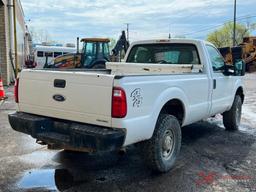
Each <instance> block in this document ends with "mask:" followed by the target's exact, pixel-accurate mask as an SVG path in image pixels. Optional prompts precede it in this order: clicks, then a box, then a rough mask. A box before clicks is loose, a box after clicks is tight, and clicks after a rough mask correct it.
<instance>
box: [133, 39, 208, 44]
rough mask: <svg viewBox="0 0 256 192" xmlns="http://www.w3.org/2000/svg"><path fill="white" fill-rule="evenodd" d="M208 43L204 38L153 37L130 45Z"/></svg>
mask: <svg viewBox="0 0 256 192" xmlns="http://www.w3.org/2000/svg"><path fill="white" fill-rule="evenodd" d="M202 42H203V43H208V42H206V41H204V40H199V39H154V40H143V41H135V42H133V43H132V45H137V44H155V43H189V44H191V43H192V44H196V43H202Z"/></svg>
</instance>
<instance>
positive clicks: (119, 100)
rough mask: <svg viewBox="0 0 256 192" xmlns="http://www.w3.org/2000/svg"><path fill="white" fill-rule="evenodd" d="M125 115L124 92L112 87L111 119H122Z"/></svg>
mask: <svg viewBox="0 0 256 192" xmlns="http://www.w3.org/2000/svg"><path fill="white" fill-rule="evenodd" d="M126 114H127V103H126V95H125V91H124V90H123V89H122V88H119V87H114V88H113V93H112V117H113V118H124V117H125V116H126Z"/></svg>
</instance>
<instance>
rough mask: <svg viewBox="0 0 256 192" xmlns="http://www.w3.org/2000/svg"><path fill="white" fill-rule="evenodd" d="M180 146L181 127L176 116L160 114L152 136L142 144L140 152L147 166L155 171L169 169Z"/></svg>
mask: <svg viewBox="0 0 256 192" xmlns="http://www.w3.org/2000/svg"><path fill="white" fill-rule="evenodd" d="M180 146H181V128H180V124H179V121H178V120H177V118H176V117H174V116H172V115H167V114H160V116H159V118H158V120H157V123H156V127H155V131H154V134H153V137H152V138H151V139H150V140H148V141H144V142H143V144H142V154H143V157H144V159H145V160H146V163H147V165H148V166H150V168H151V169H153V170H154V171H157V172H161V173H164V172H167V171H169V170H170V169H171V168H172V167H173V166H174V163H175V161H176V158H177V156H178V154H179V151H180Z"/></svg>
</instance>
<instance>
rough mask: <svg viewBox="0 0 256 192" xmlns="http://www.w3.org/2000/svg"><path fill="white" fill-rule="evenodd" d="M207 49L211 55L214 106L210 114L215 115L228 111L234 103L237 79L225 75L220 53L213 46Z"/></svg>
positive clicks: (208, 46)
mask: <svg viewBox="0 0 256 192" xmlns="http://www.w3.org/2000/svg"><path fill="white" fill-rule="evenodd" d="M206 48H207V51H208V54H209V59H210V63H211V69H210V70H211V74H212V86H211V90H212V98H211V99H212V105H211V111H210V114H211V115H215V114H218V113H223V112H224V111H226V110H227V109H228V107H229V106H230V103H232V102H233V94H232V93H233V87H234V84H235V77H234V76H225V75H224V74H223V69H224V65H225V62H224V59H223V57H222V56H221V54H220V53H219V51H218V50H217V49H216V48H215V47H213V46H211V45H206Z"/></svg>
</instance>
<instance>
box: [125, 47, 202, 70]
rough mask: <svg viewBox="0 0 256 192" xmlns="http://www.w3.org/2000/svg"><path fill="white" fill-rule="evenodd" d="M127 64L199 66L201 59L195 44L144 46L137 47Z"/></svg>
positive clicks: (131, 53)
mask: <svg viewBox="0 0 256 192" xmlns="http://www.w3.org/2000/svg"><path fill="white" fill-rule="evenodd" d="M126 62H127V63H150V64H198V65H200V64H201V62H200V58H199V54H198V50H197V47H196V46H195V45H193V44H184V43H182V44H178V43H168V44H144V45H135V46H134V47H133V48H132V49H131V51H130V54H129V56H128V58H127V61H126Z"/></svg>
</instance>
